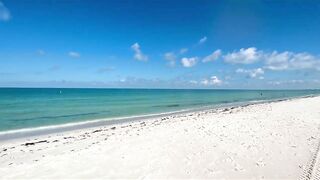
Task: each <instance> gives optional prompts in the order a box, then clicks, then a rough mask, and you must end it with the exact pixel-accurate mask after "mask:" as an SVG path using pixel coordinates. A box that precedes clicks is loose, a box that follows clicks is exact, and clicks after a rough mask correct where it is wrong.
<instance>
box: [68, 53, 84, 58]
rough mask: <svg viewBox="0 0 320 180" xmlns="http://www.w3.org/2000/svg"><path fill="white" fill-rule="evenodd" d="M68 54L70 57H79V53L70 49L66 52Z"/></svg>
mask: <svg viewBox="0 0 320 180" xmlns="http://www.w3.org/2000/svg"><path fill="white" fill-rule="evenodd" d="M68 55H69V56H70V57H72V58H79V57H80V56H81V55H80V53H78V52H75V51H70V52H69V53H68Z"/></svg>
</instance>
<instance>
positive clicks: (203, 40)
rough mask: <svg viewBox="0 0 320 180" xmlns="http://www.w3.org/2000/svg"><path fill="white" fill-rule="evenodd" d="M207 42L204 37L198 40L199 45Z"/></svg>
mask: <svg viewBox="0 0 320 180" xmlns="http://www.w3.org/2000/svg"><path fill="white" fill-rule="evenodd" d="M206 41H207V36H204V37H203V38H201V39H200V40H199V44H203V43H205V42H206Z"/></svg>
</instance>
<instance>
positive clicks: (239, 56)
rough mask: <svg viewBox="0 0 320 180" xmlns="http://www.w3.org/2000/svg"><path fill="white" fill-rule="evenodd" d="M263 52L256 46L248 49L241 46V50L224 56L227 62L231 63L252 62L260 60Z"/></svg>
mask: <svg viewBox="0 0 320 180" xmlns="http://www.w3.org/2000/svg"><path fill="white" fill-rule="evenodd" d="M262 55H263V54H262V52H261V51H258V50H257V48H255V47H250V48H247V49H244V48H241V49H240V50H239V51H234V52H232V53H228V54H226V55H225V56H223V58H224V60H225V62H227V63H231V64H252V63H255V62H257V61H259V60H260V59H261V57H262Z"/></svg>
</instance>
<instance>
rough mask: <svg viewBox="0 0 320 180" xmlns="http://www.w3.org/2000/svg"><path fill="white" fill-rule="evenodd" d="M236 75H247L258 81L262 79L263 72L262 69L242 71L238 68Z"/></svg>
mask: <svg viewBox="0 0 320 180" xmlns="http://www.w3.org/2000/svg"><path fill="white" fill-rule="evenodd" d="M236 73H242V74H246V75H248V76H249V77H250V78H258V79H264V78H263V76H262V75H263V74H264V70H263V69H262V68H256V69H242V68H239V69H237V70H236Z"/></svg>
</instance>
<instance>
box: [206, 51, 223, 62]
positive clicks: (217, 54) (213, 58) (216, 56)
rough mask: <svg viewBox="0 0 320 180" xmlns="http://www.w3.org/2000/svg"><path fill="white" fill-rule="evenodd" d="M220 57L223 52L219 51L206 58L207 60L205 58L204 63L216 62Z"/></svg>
mask: <svg viewBox="0 0 320 180" xmlns="http://www.w3.org/2000/svg"><path fill="white" fill-rule="evenodd" d="M220 56H221V50H220V49H217V50H215V51H214V52H213V53H212V54H210V55H209V56H206V57H205V58H203V59H202V62H204V63H205V62H210V61H214V60H217V59H218V58H219V57H220Z"/></svg>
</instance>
